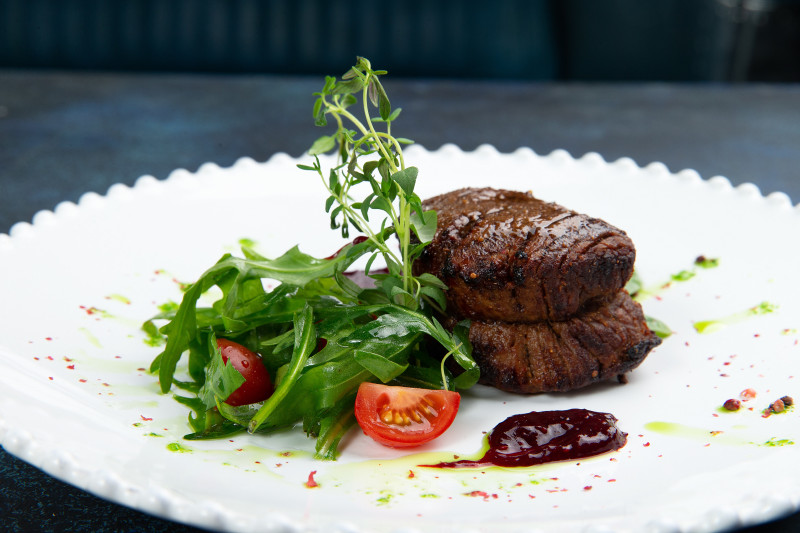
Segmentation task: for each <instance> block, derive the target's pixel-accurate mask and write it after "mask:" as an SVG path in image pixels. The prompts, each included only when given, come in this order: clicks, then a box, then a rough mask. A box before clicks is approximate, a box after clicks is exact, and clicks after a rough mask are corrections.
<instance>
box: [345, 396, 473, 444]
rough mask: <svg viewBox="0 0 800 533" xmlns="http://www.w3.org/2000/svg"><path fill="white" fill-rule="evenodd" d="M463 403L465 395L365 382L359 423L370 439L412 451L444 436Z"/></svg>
mask: <svg viewBox="0 0 800 533" xmlns="http://www.w3.org/2000/svg"><path fill="white" fill-rule="evenodd" d="M460 403H461V395H460V394H458V393H457V392H453V391H446V390H429V389H415V388H411V387H394V386H389V385H381V384H378V383H362V384H361V386H359V387H358V394H357V395H356V420H358V425H359V426H361V429H362V430H363V431H364V433H366V434H367V436H369V437H372V438H373V439H375V440H376V441H377V442H379V443H381V444H383V445H384V446H390V447H393V448H409V447H412V446H419V445H420V444H424V443H426V442H429V441H431V440H433V439H435V438H436V437H438V436H439V435H441V434H442V433H444V432H445V430H446V429H447V428H449V427H450V424H452V423H453V420H454V419H455V418H456V413H457V412H458V406H459V404H460Z"/></svg>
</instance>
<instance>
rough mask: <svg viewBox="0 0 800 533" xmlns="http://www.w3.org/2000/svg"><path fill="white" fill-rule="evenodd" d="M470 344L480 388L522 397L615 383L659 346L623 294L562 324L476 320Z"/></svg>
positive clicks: (638, 308) (596, 303)
mask: <svg viewBox="0 0 800 533" xmlns="http://www.w3.org/2000/svg"><path fill="white" fill-rule="evenodd" d="M449 322H450V324H448V325H450V326H452V325H453V322H455V319H450V320H449ZM469 339H470V342H471V343H472V348H473V351H472V354H473V357H474V359H475V361H476V362H477V364H478V366H479V367H480V370H481V382H482V383H484V384H486V385H491V386H494V387H496V388H498V389H500V390H505V391H510V392H522V393H537V392H556V391H569V390H573V389H578V388H581V387H585V386H587V385H591V384H592V383H596V382H599V381H606V380H609V379H614V378H616V377H617V376H619V375H622V374H624V373H625V372H628V371H630V370H632V369H634V368H635V367H636V366H638V365H639V363H641V362H642V361H643V360H644V358H645V356H647V354H648V352H650V350H651V349H652V348H654V347H655V346H658V345H659V344H660V343H661V339H660V338H659V337H658V336H657V335H655V334H654V333H653V332H651V331H650V329H649V328H648V327H647V325H646V323H645V319H644V315H643V314H642V308H641V306H640V305H639V304H638V303H637V302H634V301H633V300H632V299H631V297H630V296H629V295H628V293H627V292H626V291H625V290H620V291H618V292H617V293H616V294H615V295H614V296H612V297H610V298H609V299H605V300H594V301H593V302H591V303H590V304H589V305H587V306H586V307H585V308H584V309H583V310H582V311H581V312H580V313H578V314H577V315H575V316H573V317H571V318H569V319H566V320H563V321H540V322H536V323H516V324H514V323H507V322H496V321H476V320H473V321H472V322H471V324H470V329H469Z"/></svg>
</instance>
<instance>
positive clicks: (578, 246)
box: [414, 188, 636, 322]
mask: <svg viewBox="0 0 800 533" xmlns="http://www.w3.org/2000/svg"><path fill="white" fill-rule="evenodd" d="M423 207H424V208H425V209H426V210H428V209H434V210H436V212H437V214H438V229H437V232H436V236H435V237H434V239H433V242H432V243H431V244H430V245H429V246H427V247H426V248H425V250H424V252H423V253H422V256H421V257H420V258H419V259H418V260H417V261H416V262H415V263H414V272H415V274H417V275H419V274H421V273H423V272H428V273H431V274H433V275H435V276H436V277H438V278H439V279H441V280H442V281H443V282H444V283H445V284H446V285H447V286H448V287H449V290H448V291H447V303H448V312H449V313H451V314H455V315H458V316H461V317H464V318H470V319H478V320H500V321H504V322H537V321H541V320H564V319H566V318H569V317H571V316H572V315H574V314H575V313H576V312H578V310H579V309H580V308H581V307H582V306H583V305H584V304H585V303H586V302H587V301H589V300H591V299H593V298H598V297H602V296H607V295H611V294H614V293H615V292H616V291H617V290H619V289H620V288H622V287H623V286H624V285H625V283H626V282H627V281H628V279H629V278H630V277H631V275H632V273H633V263H634V260H635V257H636V252H635V249H634V246H633V243H632V242H631V240H630V238H629V237H628V236H627V235H626V234H625V232H623V231H622V230H620V229H617V228H615V227H614V226H611V225H610V224H607V223H606V222H604V221H602V220H599V219H596V218H591V217H588V216H586V215H582V214H579V213H576V212H574V211H570V210H569V209H566V208H564V207H561V206H560V205H557V204H554V203H548V202H544V201H542V200H538V199H536V198H534V197H533V196H532V195H531V194H530V193H524V192H518V191H509V190H496V189H490V188H483V189H461V190H457V191H452V192H449V193H447V194H443V195H440V196H436V197H434V198H430V199H428V200H426V201H425V202H423Z"/></svg>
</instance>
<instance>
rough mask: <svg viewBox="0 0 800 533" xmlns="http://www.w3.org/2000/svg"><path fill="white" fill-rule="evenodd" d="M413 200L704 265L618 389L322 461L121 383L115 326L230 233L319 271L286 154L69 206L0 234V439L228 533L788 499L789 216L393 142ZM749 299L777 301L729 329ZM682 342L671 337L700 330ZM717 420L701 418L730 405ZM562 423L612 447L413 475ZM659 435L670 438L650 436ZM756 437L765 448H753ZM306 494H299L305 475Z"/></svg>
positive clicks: (126, 348) (777, 206)
mask: <svg viewBox="0 0 800 533" xmlns="http://www.w3.org/2000/svg"><path fill="white" fill-rule="evenodd" d="M406 157H407V161H409V162H411V163H413V164H415V165H416V166H418V167H419V168H420V178H419V179H420V181H419V183H418V193H419V194H420V196H422V197H426V196H429V195H431V194H434V193H439V192H444V191H446V190H450V189H453V188H457V187H462V186H468V185H475V186H485V185H491V186H495V187H506V188H516V189H522V190H528V189H529V190H532V191H533V192H534V193H535V195H536V196H538V197H540V198H543V199H547V200H553V201H556V202H558V203H561V204H562V205H565V206H568V207H570V208H572V209H575V210H577V211H582V212H585V213H588V214H591V215H593V216H597V217H601V218H604V219H606V220H607V221H608V222H610V223H612V224H615V225H617V226H619V227H621V228H623V229H625V230H626V231H627V232H628V233H629V234H630V235H631V237H632V238H633V240H634V242H635V243H636V246H637V251H638V255H637V270H638V272H639V273H640V275H641V277H642V278H643V280H644V282H645V285H646V286H647V287H649V288H654V287H658V286H660V285H661V284H662V282H665V281H668V280H669V279H670V275H671V274H675V273H677V272H680V271H682V270H691V269H692V268H693V262H694V259H695V257H697V256H698V255H705V256H707V257H716V258H719V259H720V264H719V267H717V268H714V269H696V275H695V276H694V277H693V278H692V279H690V280H688V281H684V282H677V283H673V284H672V285H671V286H670V287H669V288H667V289H659V290H658V291H657V294H656V295H654V296H653V297H651V298H649V299H647V300H645V301H644V302H643V305H644V308H645V312H646V313H647V314H649V315H652V316H654V317H656V318H659V319H661V320H663V321H664V322H665V323H666V324H668V325H669V326H670V327H671V328H672V329H673V330H674V332H675V333H674V334H673V335H672V337H670V338H669V339H667V340H666V341H665V342H664V343H663V344H662V345H661V346H660V347H659V348H657V349H656V350H655V351H654V352H653V353H652V354H651V355H650V356H649V358H648V359H647V360H646V361H645V362H644V363H643V364H642V365H641V366H640V367H639V368H638V369H637V370H635V371H634V372H633V373H632V374H630V382H629V383H628V384H626V385H618V384H610V385H603V386H598V387H594V388H591V389H587V390H583V391H580V392H575V393H569V394H547V395H538V396H516V395H510V394H502V393H498V392H496V391H493V390H490V389H487V388H484V387H476V388H475V389H474V390H472V391H470V392H468V393H467V394H465V396H464V400H463V402H462V410H461V412H460V413H459V415H458V418H457V419H456V422H455V424H454V426H453V427H452V428H451V430H450V431H448V433H446V434H445V435H444V436H443V437H442V438H441V439H439V440H438V441H436V442H435V443H433V444H431V445H429V446H428V447H427V448H425V449H424V450H421V452H420V453H423V452H424V453H433V454H434V455H432V456H411V457H408V456H405V454H404V453H401V452H395V451H392V450H388V449H385V448H381V447H379V446H378V445H376V444H374V443H373V442H371V441H370V440H369V439H367V438H365V437H363V436H362V435H359V434H358V431H353V432H352V434H351V435H349V436H348V438H347V439H346V441H345V442H344V444H343V448H342V456H341V459H340V460H339V461H337V462H336V463H323V462H318V461H314V460H313V459H312V458H311V457H310V454H309V451H310V450H312V449H313V441H312V440H309V439H307V438H306V437H305V436H304V434H303V433H302V431H300V430H299V429H298V430H297V431H289V432H285V433H281V434H279V435H275V436H270V437H264V436H242V437H236V438H234V439H233V440H232V441H229V440H223V441H212V442H187V441H182V440H181V436H182V435H183V434H185V433H187V432H188V431H189V427H188V424H187V422H186V411H185V410H184V408H183V407H182V406H180V405H179V404H177V403H176V402H174V401H173V400H172V399H171V397H170V396H164V395H160V394H158V392H157V386H156V382H155V378H154V377H153V376H151V375H149V374H148V373H146V372H145V371H143V370H141V369H143V368H146V367H147V366H148V365H149V362H150V360H151V359H152V358H153V356H154V355H156V353H158V351H159V349H158V348H154V347H151V346H148V345H147V344H146V343H145V342H144V341H145V340H146V337H145V336H144V334H143V333H142V332H141V331H140V330H139V329H138V325H139V324H140V323H141V322H142V321H143V320H144V319H146V318H148V317H149V316H151V315H152V314H154V313H155V312H156V311H157V306H158V305H159V304H162V303H164V302H166V301H168V300H178V299H179V298H180V290H179V285H178V282H180V281H191V280H193V279H194V278H195V277H197V276H198V275H199V274H200V273H201V272H202V271H203V270H204V269H205V268H207V267H208V266H210V265H211V264H213V262H214V261H216V260H217V259H218V258H219V257H220V256H221V255H222V254H223V253H225V252H235V251H236V250H237V248H238V246H237V243H238V242H239V240H240V239H242V238H249V239H252V240H254V241H256V242H257V243H258V245H257V248H258V249H259V250H260V251H261V252H262V253H263V254H265V255H268V256H275V255H277V254H280V253H282V252H283V251H285V250H286V249H288V248H289V247H291V246H292V245H294V244H296V243H300V245H301V249H303V250H304V251H306V252H308V253H311V254H316V255H319V256H325V255H328V254H330V253H331V251H333V250H335V249H337V248H338V247H339V246H340V245H341V239H340V238H339V236H338V235H337V234H336V233H335V232H332V231H330V230H329V229H328V223H327V215H325V213H324V211H323V207H322V206H323V202H324V192H323V189H322V187H321V186H320V185H319V184H318V183H317V182H316V181H315V179H314V177H313V175H312V174H311V173H307V172H302V171H300V170H297V169H296V167H295V165H296V163H297V161H296V160H293V159H291V158H290V157H288V156H286V155H283V154H278V155H276V156H274V157H273V158H272V159H271V160H270V161H268V162H267V163H263V164H262V163H256V162H254V161H252V160H247V159H244V160H241V161H239V162H237V163H236V164H235V165H234V166H233V167H231V168H225V169H223V168H219V167H217V166H215V165H213V164H207V165H204V166H203V167H201V168H200V169H199V170H198V171H197V172H196V173H190V172H187V171H185V170H178V171H175V172H174V173H173V174H172V175H170V176H169V178H168V179H166V180H163V181H158V180H156V179H155V178H153V177H149V176H145V177H143V178H141V179H140V180H138V181H137V183H136V185H135V186H134V187H133V188H128V187H125V186H122V185H115V186H113V187H112V188H111V189H110V190H109V191H108V193H107V194H106V195H105V196H100V195H97V194H94V193H89V194H86V195H85V196H83V197H82V198H81V200H80V201H79V203H78V204H77V205H75V204H71V203H64V204H60V205H59V206H57V207H56V209H55V210H54V211H53V212H41V213H39V214H37V215H36V217H35V218H34V220H33V223H32V224H28V223H20V224H17V225H15V226H14V227H13V228H12V229H11V232H10V235H0V269H2V276H0V298H1V299H2V305H1V306H0V324H3V326H4V330H3V335H2V336H1V337H0V370H1V371H0V443H2V445H3V447H4V448H5V449H6V450H8V451H9V452H10V453H12V454H15V455H17V456H19V457H21V458H22V459H24V460H26V461H28V462H30V463H32V464H33V465H35V466H37V467H38V468H41V469H43V470H45V471H47V472H49V473H50V474H52V475H54V476H56V477H58V478H60V479H62V480H65V481H67V482H69V483H72V484H74V485H76V486H78V487H81V488H83V489H86V490H88V491H90V492H93V493H95V494H97V495H100V496H102V497H104V498H108V499H110V500H113V501H116V502H119V503H121V504H123V505H128V506H131V507H134V508H137V509H140V510H143V511H145V512H148V513H153V514H156V515H159V516H163V517H166V518H170V519H173V520H177V521H181V522H186V523H191V524H196V525H199V526H202V527H207V528H210V529H219V530H230V531H244V532H250V531H269V532H284V531H285V532H297V531H306V530H309V531H359V532H367V531H375V532H389V531H393V532H394V531H426V532H427V531H430V532H434V531H436V532H439V531H452V532H467V531H527V532H534V531H559V532H569V531H580V532H606V531H608V532H612V531H613V532H625V531H653V532H668V531H669V532H671V531H720V530H724V529H726V528H729V527H732V526H736V525H744V524H753V523H758V522H762V521H765V520H768V519H771V518H773V517H777V516H780V515H783V514H786V513H789V512H792V511H794V510H796V509H797V508H798V506H800V475H798V474H800V466H798V465H800V461H798V446H797V445H796V444H794V443H800V423H798V422H799V421H798V411H796V410H795V409H794V408H791V409H789V410H788V411H787V412H785V413H782V414H778V415H772V416H769V417H763V416H762V410H763V409H764V408H765V407H766V406H767V405H768V404H769V403H770V402H772V401H773V400H775V399H777V398H779V397H781V396H784V395H789V396H792V395H793V396H795V397H798V398H799V399H800V391H799V390H798V381H799V380H800V377H798V375H797V374H798V373H800V346H798V338H800V333H798V328H800V285H798V283H797V269H798V266H800V264H799V262H798V259H800V253H798V249H797V247H796V245H794V244H792V243H795V242H796V237H795V236H796V235H798V234H800V210H799V209H798V208H796V207H793V206H792V204H791V201H790V200H789V198H788V197H786V195H783V194H773V195H770V196H769V197H766V198H765V197H763V196H762V195H761V194H760V192H759V190H758V189H757V188H756V187H755V186H752V185H743V186H740V187H736V188H733V187H732V186H731V185H730V183H729V182H728V181H727V180H726V179H725V178H721V177H715V178H711V179H709V180H702V179H701V178H700V177H699V176H698V175H697V174H696V173H695V172H693V171H688V170H687V171H683V172H679V173H677V174H672V173H670V172H669V171H668V170H667V169H666V168H665V167H664V166H663V165H661V164H658V163H655V164H651V165H649V166H647V167H644V168H640V167H638V166H637V165H636V164H635V163H634V162H633V161H631V160H629V159H621V160H619V161H615V162H612V163H607V162H605V161H604V160H603V159H602V158H601V157H600V156H599V155H597V154H588V155H586V156H584V157H582V158H580V159H573V158H572V157H571V156H570V155H569V154H567V153H565V152H560V151H557V152H554V153H552V154H549V155H547V156H539V155H536V154H534V153H533V152H532V151H530V150H528V149H520V150H518V151H516V152H514V153H513V154H499V153H498V152H497V151H496V150H494V149H493V148H491V147H488V146H483V147H481V148H479V149H478V150H476V151H474V152H470V153H464V152H462V151H460V150H459V149H458V148H456V147H454V146H445V147H443V148H442V149H440V150H437V151H435V152H427V151H425V150H424V149H422V148H418V147H412V148H410V149H409V150H408V153H407V156H406ZM761 302H769V303H770V304H774V305H775V306H777V309H776V310H775V311H774V312H772V313H768V314H762V315H758V316H740V313H741V312H744V311H746V310H747V309H749V308H752V307H753V306H756V305H758V304H759V303H761ZM737 316H738V317H739V319H738V320H733V319H731V320H730V321H729V322H730V323H729V324H727V327H724V328H722V329H720V330H718V331H715V332H713V333H706V334H702V335H701V334H699V333H697V332H696V331H695V329H694V328H693V323H694V322H696V321H700V320H706V319H718V318H723V317H737ZM748 388H750V389H753V390H754V391H756V393H757V397H756V398H755V399H753V400H750V401H748V402H744V403H743V409H742V410H740V411H738V412H736V413H723V412H721V411H720V406H721V405H722V403H723V402H724V401H725V400H726V399H728V398H734V397H738V395H739V393H740V392H741V391H742V390H744V389H748ZM572 407H581V408H587V409H592V410H597V411H606V412H611V413H613V414H615V415H616V416H617V417H618V418H619V420H620V426H621V428H622V429H623V430H624V431H626V432H627V433H628V434H629V435H628V444H627V445H626V446H625V447H624V448H623V449H622V450H620V451H619V452H615V453H612V454H607V455H603V456H600V457H597V458H593V459H589V460H582V461H577V462H574V461H573V462H565V463H558V464H551V465H547V466H544V467H538V468H530V469H519V470H503V469H489V470H486V471H467V472H465V471H458V472H455V471H453V472H451V471H442V470H431V469H425V468H419V467H418V466H417V465H418V464H420V463H423V462H425V461H426V459H430V458H431V457H441V456H442V455H443V453H444V452H451V453H452V454H460V455H462V456H469V455H471V454H475V453H476V452H477V450H478V449H479V448H480V447H481V444H482V439H483V436H484V434H483V432H485V431H488V430H490V429H491V428H492V427H493V426H494V425H495V424H497V423H498V422H500V421H501V420H502V419H504V418H505V417H506V416H508V415H511V414H516V413H521V412H528V411H532V410H544V409H566V408H572ZM670 424H672V425H670ZM768 442H769V443H771V444H772V445H767V444H766V443H768ZM312 471H313V472H316V473H315V474H314V479H315V480H316V481H317V482H318V483H319V486H318V487H317V488H307V487H306V486H305V482H306V481H307V479H308V477H309V474H310V473H311V472H312Z"/></svg>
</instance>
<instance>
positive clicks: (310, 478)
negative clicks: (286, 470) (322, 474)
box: [305, 470, 319, 489]
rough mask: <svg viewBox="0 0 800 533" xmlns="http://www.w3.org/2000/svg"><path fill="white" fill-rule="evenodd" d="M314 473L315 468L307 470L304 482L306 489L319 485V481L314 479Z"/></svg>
mask: <svg viewBox="0 0 800 533" xmlns="http://www.w3.org/2000/svg"><path fill="white" fill-rule="evenodd" d="M316 473H317V471H316V470H312V471H311V472H309V474H308V480H306V482H305V486H306V488H307V489H315V488H317V487H319V483H317V481H316V480H315V479H314V475H315V474H316Z"/></svg>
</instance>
